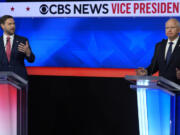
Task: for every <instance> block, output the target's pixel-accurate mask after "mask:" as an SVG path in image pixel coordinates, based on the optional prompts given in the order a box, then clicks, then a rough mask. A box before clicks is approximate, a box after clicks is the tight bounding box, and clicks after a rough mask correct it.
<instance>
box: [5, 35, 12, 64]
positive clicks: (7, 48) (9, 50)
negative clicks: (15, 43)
mask: <svg viewBox="0 0 180 135" xmlns="http://www.w3.org/2000/svg"><path fill="white" fill-rule="evenodd" d="M6 55H7V58H8V61H9V62H10V57H11V42H10V37H7V43H6Z"/></svg>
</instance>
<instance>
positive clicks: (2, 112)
mask: <svg viewBox="0 0 180 135" xmlns="http://www.w3.org/2000/svg"><path fill="white" fill-rule="evenodd" d="M16 90H17V89H16V88H14V87H13V86H11V85H8V84H1V85H0V135H17V91H16Z"/></svg>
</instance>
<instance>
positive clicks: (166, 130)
mask: <svg viewBox="0 0 180 135" xmlns="http://www.w3.org/2000/svg"><path fill="white" fill-rule="evenodd" d="M137 85H143V86H148V81H146V80H145V81H143V80H140V81H138V82H137ZM137 98H138V116H139V131H140V135H170V131H171V130H174V127H171V126H174V124H175V123H172V122H175V121H174V107H173V106H174V105H173V104H174V102H172V103H171V95H169V94H168V93H165V92H163V91H161V90H159V89H146V88H138V89H137ZM171 104H172V106H171ZM171 109H172V112H171ZM171 135H174V132H172V131H171Z"/></svg>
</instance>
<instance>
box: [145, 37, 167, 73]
mask: <svg viewBox="0 0 180 135" xmlns="http://www.w3.org/2000/svg"><path fill="white" fill-rule="evenodd" d="M165 42H166V40H165V39H163V40H162V41H161V42H160V43H158V44H157V45H156V48H155V54H154V58H153V59H154V60H152V67H151V72H150V74H149V73H148V74H149V75H152V74H153V70H154V68H155V64H156V62H157V57H158V55H159V47H160V46H161V45H162V44H163V43H165Z"/></svg>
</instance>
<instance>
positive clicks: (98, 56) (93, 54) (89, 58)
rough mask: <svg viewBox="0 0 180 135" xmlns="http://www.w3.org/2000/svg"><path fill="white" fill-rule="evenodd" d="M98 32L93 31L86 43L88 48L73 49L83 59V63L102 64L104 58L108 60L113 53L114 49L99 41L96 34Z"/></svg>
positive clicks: (90, 64)
mask: <svg viewBox="0 0 180 135" xmlns="http://www.w3.org/2000/svg"><path fill="white" fill-rule="evenodd" d="M95 35H96V33H92V34H91V35H89V36H90V40H89V42H88V44H85V45H86V46H87V48H86V49H85V50H84V49H79V50H73V51H72V53H73V54H74V55H75V56H76V57H77V58H78V59H79V60H81V61H82V63H83V64H82V65H85V66H87V65H88V66H89V67H93V66H94V65H98V66H102V65H101V64H103V62H104V60H106V59H107V58H108V57H109V56H110V55H111V54H112V53H113V51H114V50H113V49H111V48H109V47H107V46H108V45H107V46H106V45H102V43H98V40H99V39H98V38H97V37H96V36H95Z"/></svg>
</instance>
